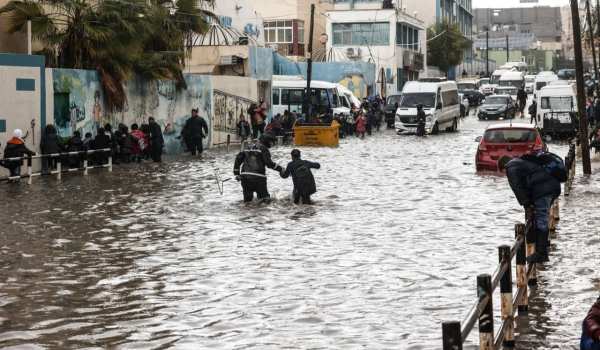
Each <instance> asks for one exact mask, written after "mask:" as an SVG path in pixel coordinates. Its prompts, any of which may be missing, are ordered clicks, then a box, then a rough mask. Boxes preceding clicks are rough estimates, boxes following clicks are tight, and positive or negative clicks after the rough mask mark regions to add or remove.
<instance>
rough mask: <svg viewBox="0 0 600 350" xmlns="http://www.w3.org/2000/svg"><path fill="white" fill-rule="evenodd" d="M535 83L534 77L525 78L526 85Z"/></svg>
mask: <svg viewBox="0 0 600 350" xmlns="http://www.w3.org/2000/svg"><path fill="white" fill-rule="evenodd" d="M534 81H535V77H525V82H526V83H533V82H534Z"/></svg>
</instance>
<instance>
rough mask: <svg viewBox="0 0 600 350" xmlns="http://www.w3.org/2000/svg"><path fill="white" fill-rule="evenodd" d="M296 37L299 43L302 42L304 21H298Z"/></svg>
mask: <svg viewBox="0 0 600 350" xmlns="http://www.w3.org/2000/svg"><path fill="white" fill-rule="evenodd" d="M297 35H298V38H297V41H298V43H299V44H304V22H302V21H298V34H297Z"/></svg>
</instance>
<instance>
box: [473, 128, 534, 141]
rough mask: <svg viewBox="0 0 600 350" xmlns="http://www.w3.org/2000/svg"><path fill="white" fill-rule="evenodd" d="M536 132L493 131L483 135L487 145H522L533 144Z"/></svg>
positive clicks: (519, 130)
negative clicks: (524, 143)
mask: <svg viewBox="0 0 600 350" xmlns="http://www.w3.org/2000/svg"><path fill="white" fill-rule="evenodd" d="M536 136H537V132H536V131H535V130H531V129H494V130H488V131H486V132H485V134H483V139H484V140H485V142H487V143H522V142H533V141H535V138H536Z"/></svg>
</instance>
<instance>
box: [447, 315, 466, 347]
mask: <svg viewBox="0 0 600 350" xmlns="http://www.w3.org/2000/svg"><path fill="white" fill-rule="evenodd" d="M442 342H443V347H442V350H462V348H463V346H462V336H461V334H460V322H458V321H452V322H444V323H442Z"/></svg>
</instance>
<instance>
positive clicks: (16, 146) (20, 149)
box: [4, 137, 35, 169]
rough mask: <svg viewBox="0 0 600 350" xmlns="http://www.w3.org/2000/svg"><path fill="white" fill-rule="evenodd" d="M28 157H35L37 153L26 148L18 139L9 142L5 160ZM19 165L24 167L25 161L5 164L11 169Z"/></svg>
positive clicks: (11, 161)
mask: <svg viewBox="0 0 600 350" xmlns="http://www.w3.org/2000/svg"><path fill="white" fill-rule="evenodd" d="M27 155H29V156H33V155H35V152H33V151H31V150H29V149H28V148H27V146H25V142H23V140H21V139H20V138H17V137H13V138H12V139H10V140H8V142H7V143H6V148H5V149H4V158H20V157H24V156H27ZM19 165H23V160H10V161H5V162H4V166H6V167H7V168H9V169H10V168H13V167H17V166H19Z"/></svg>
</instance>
